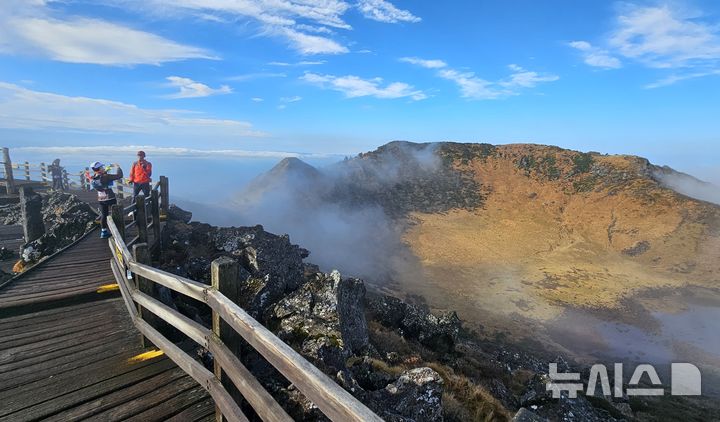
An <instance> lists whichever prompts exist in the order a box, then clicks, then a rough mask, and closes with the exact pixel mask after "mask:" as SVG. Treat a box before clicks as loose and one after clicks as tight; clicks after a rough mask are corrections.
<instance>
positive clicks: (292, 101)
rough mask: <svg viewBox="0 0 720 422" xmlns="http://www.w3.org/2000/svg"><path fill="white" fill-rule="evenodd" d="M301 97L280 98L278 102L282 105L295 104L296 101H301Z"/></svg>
mask: <svg viewBox="0 0 720 422" xmlns="http://www.w3.org/2000/svg"><path fill="white" fill-rule="evenodd" d="M301 100H302V97H300V96H298V95H295V96H293V97H282V98H280V102H282V103H296V102H298V101H301Z"/></svg>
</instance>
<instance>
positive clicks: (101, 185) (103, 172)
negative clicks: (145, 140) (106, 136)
mask: <svg viewBox="0 0 720 422" xmlns="http://www.w3.org/2000/svg"><path fill="white" fill-rule="evenodd" d="M112 167H115V168H116V169H117V171H116V172H115V174H110V173H108V170H109V169H111V168H112ZM90 168H91V169H92V171H93V174H92V175H88V179H89V181H90V186H91V187H92V188H93V189H94V190H96V191H97V195H98V203H99V204H100V215H101V218H100V227H101V228H102V230H100V237H101V238H103V239H105V238H108V237H110V233H109V232H108V225H107V217H108V215H109V214H110V207H111V206H113V205H115V204H117V199H116V197H115V192H114V191H113V189H112V185H113V182H114V181H115V180H120V179H122V177H123V171H122V169H121V168H120V165H119V164H112V165H110V166H108V167H105V164H103V163H101V162H99V161H95V162H93V163H92V164H90Z"/></svg>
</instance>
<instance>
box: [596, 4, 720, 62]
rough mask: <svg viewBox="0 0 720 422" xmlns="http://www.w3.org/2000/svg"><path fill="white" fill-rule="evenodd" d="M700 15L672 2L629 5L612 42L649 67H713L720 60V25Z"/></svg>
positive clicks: (619, 17) (619, 49) (620, 18)
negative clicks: (649, 5)
mask: <svg viewBox="0 0 720 422" xmlns="http://www.w3.org/2000/svg"><path fill="white" fill-rule="evenodd" d="M698 18H699V16H698V15H697V14H689V13H687V12H684V11H680V10H676V9H673V8H671V7H670V6H669V5H663V6H652V7H637V6H628V7H627V9H626V11H625V12H623V13H622V14H621V15H620V16H618V27H617V29H616V30H615V31H614V32H613V34H612V35H611V36H610V39H609V44H610V45H611V46H612V47H614V48H615V49H616V50H617V51H618V53H619V54H622V55H623V56H625V57H628V58H631V59H635V60H638V61H639V62H641V63H643V64H645V65H647V66H649V67H654V68H679V67H696V66H708V65H710V66H713V67H714V66H716V65H717V63H718V60H720V37H719V36H718V32H719V31H720V26H718V24H717V23H716V24H710V23H705V22H703V21H701V20H700V19H698Z"/></svg>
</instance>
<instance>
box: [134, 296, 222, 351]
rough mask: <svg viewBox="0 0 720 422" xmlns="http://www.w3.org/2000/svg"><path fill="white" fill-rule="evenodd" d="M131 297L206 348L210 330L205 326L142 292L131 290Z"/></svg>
mask: <svg viewBox="0 0 720 422" xmlns="http://www.w3.org/2000/svg"><path fill="white" fill-rule="evenodd" d="M132 298H133V300H135V302H137V303H138V304H140V305H142V306H143V307H144V308H145V309H147V310H148V311H150V312H152V313H153V314H155V315H156V316H158V317H159V318H160V319H162V320H164V321H165V322H167V323H168V324H170V325H172V326H173V327H175V328H177V329H178V330H180V331H181V332H182V333H183V334H185V335H186V336H188V337H190V338H191V339H192V340H193V341H195V342H196V343H198V344H199V345H201V346H202V347H204V348H206V349H207V348H208V340H207V339H208V337H210V330H208V329H207V328H205V327H203V326H202V325H200V324H198V323H197V322H195V321H194V320H192V319H190V318H188V317H186V316H185V315H183V314H181V313H180V312H178V311H176V310H174V309H172V308H170V307H168V306H166V305H164V304H163V303H161V302H160V301H157V300H155V299H153V298H151V297H150V296H148V295H146V294H144V293H142V292H139V291H137V290H136V291H134V292H132Z"/></svg>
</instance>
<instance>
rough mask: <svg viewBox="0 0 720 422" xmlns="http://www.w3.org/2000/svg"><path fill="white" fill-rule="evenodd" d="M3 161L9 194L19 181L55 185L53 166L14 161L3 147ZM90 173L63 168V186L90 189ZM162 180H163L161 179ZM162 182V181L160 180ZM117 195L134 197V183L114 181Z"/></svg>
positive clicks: (86, 168) (14, 190)
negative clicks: (88, 175)
mask: <svg viewBox="0 0 720 422" xmlns="http://www.w3.org/2000/svg"><path fill="white" fill-rule="evenodd" d="M2 152H3V161H2V162H0V164H1V165H2V166H0V168H1V169H2V170H3V172H4V179H5V187H6V192H7V193H8V194H14V193H16V191H17V185H18V183H16V182H18V181H24V182H38V183H41V184H43V185H45V186H52V185H53V176H52V172H51V166H50V165H47V164H46V163H42V162H41V163H30V162H28V161H24V162H21V163H13V162H12V160H11V159H10V150H9V149H8V148H3V149H2ZM88 173H90V169H89V168H88V167H85V169H84V170H80V171H76V172H68V171H67V170H65V169H63V170H62V181H63V186H64V187H65V188H66V189H78V190H85V191H89V190H90V189H91V188H90V183H89V182H88V178H87V174H88ZM161 181H162V180H161ZM158 183H160V182H158ZM114 186H115V191H116V194H117V197H118V198H119V199H121V200H124V199H128V198H132V196H133V195H132V194H133V185H132V184H130V183H125V182H123V181H121V180H118V181H115V183H114Z"/></svg>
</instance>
